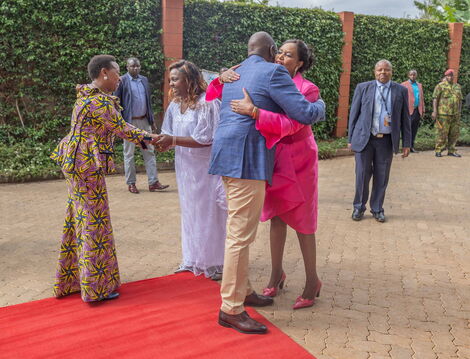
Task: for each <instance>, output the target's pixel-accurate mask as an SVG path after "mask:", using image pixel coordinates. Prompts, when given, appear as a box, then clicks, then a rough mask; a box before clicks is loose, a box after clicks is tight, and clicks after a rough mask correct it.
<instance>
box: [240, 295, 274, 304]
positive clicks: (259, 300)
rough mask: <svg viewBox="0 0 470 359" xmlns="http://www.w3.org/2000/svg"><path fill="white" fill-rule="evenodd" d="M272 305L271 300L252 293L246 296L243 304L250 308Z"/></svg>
mask: <svg viewBox="0 0 470 359" xmlns="http://www.w3.org/2000/svg"><path fill="white" fill-rule="evenodd" d="M273 303H274V300H273V298H271V297H268V296H265V295H260V294H256V292H253V293H251V294H250V295H247V296H246V298H245V302H244V303H243V304H244V305H248V306H250V307H266V306H267V305H271V304H273Z"/></svg>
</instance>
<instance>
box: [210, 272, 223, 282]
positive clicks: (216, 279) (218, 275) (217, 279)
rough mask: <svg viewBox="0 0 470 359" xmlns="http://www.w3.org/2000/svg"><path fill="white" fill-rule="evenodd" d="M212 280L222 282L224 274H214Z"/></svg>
mask: <svg viewBox="0 0 470 359" xmlns="http://www.w3.org/2000/svg"><path fill="white" fill-rule="evenodd" d="M211 279H212V280H215V281H219V280H222V273H219V272H215V273H214V274H212V275H211Z"/></svg>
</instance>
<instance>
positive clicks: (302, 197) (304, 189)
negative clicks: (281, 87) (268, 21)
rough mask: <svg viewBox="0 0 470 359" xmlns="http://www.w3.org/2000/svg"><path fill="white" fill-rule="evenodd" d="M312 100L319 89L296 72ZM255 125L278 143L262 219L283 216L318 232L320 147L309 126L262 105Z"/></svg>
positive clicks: (291, 223)
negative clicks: (266, 108)
mask: <svg viewBox="0 0 470 359" xmlns="http://www.w3.org/2000/svg"><path fill="white" fill-rule="evenodd" d="M292 80H293V81H294V83H295V85H296V86H297V88H298V89H299V91H300V92H301V93H302V94H303V95H304V96H305V98H306V99H307V100H308V101H310V102H315V101H316V100H317V99H318V97H319V93H320V90H319V89H318V87H317V86H316V85H314V84H313V83H312V82H310V81H308V80H306V79H304V78H303V77H302V75H301V74H297V75H296V76H294V78H293V79H292ZM256 129H257V130H259V131H260V132H261V134H262V135H263V137H264V138H265V139H266V146H267V147H268V148H272V147H273V146H274V145H276V153H275V159H274V173H273V179H272V185H271V186H269V185H266V197H265V200H264V207H263V212H262V214H261V221H262V222H264V221H267V220H268V219H271V218H273V217H276V216H277V217H279V218H281V219H282V220H283V221H284V222H285V223H287V224H288V225H289V226H290V227H292V228H293V229H295V230H296V231H298V232H300V233H304V234H311V233H315V232H316V230H317V217H318V147H317V143H316V142H315V137H314V136H313V132H312V129H311V127H310V126H308V125H302V124H300V123H299V122H297V121H294V120H292V119H290V118H288V117H287V116H286V115H284V114H279V113H274V112H269V111H266V110H262V109H260V111H259V118H258V120H257V121H256Z"/></svg>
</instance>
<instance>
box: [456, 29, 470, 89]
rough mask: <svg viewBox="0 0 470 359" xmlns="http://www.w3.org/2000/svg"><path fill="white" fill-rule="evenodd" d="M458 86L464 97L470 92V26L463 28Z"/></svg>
mask: <svg viewBox="0 0 470 359" xmlns="http://www.w3.org/2000/svg"><path fill="white" fill-rule="evenodd" d="M458 82H459V84H461V85H462V93H463V95H464V96H466V95H467V94H468V93H469V92H470V25H464V27H463V39H462V52H461V53H460V71H459V80H458Z"/></svg>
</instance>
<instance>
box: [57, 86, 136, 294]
mask: <svg viewBox="0 0 470 359" xmlns="http://www.w3.org/2000/svg"><path fill="white" fill-rule="evenodd" d="M119 109H120V107H119V104H118V100H117V98H116V97H114V96H111V95H108V94H105V93H103V92H100V90H99V89H97V88H94V87H91V86H90V85H79V86H77V101H76V102H75V107H74V110H73V115H72V123H71V130H70V132H69V134H68V135H67V136H66V137H64V138H63V139H62V141H60V143H59V145H58V146H57V148H56V149H55V150H54V152H53V153H52V155H51V158H52V159H53V160H55V161H56V162H57V163H58V164H59V165H60V166H61V168H62V172H63V173H64V176H65V180H66V183H67V189H68V194H69V195H68V201H67V209H66V214H65V223H64V227H63V234H62V243H61V247H60V254H59V263H58V266H57V273H56V281H55V284H54V294H55V296H56V297H60V296H64V295H67V294H70V293H74V292H79V291H80V292H81V296H82V299H83V300H84V301H85V302H92V301H98V300H101V299H103V298H105V297H106V296H108V295H109V294H111V293H112V292H113V291H115V290H116V289H117V288H118V287H119V286H120V279H119V268H118V262H117V258H116V249H115V246H114V238H113V229H112V227H111V219H110V215H109V205H108V194H107V191H106V182H105V174H109V173H113V172H114V171H115V169H114V163H113V159H112V154H113V151H112V150H113V140H114V137H115V135H117V136H119V137H121V138H123V139H126V140H128V141H131V142H134V143H137V144H141V145H142V146H143V147H145V143H144V142H143V138H144V134H145V132H144V131H141V130H139V129H137V128H135V127H133V126H132V125H129V124H127V123H126V122H125V121H124V120H123V118H122V117H121V114H120V112H119Z"/></svg>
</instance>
